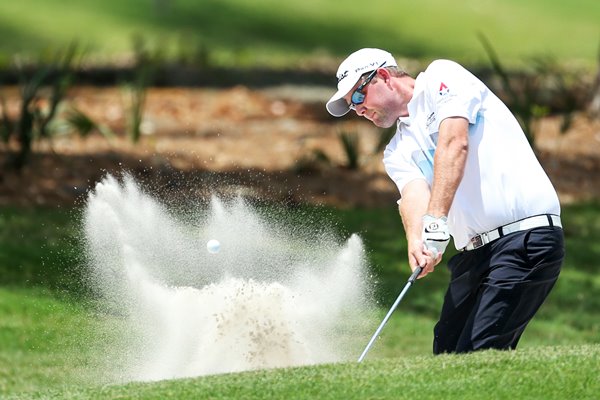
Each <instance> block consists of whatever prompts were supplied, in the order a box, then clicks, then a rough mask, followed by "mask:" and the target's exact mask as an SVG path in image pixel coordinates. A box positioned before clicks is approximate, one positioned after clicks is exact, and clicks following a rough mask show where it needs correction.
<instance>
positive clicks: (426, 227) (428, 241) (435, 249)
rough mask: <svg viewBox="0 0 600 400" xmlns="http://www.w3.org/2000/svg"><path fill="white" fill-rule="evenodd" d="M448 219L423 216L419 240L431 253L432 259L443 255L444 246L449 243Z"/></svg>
mask: <svg viewBox="0 0 600 400" xmlns="http://www.w3.org/2000/svg"><path fill="white" fill-rule="evenodd" d="M447 221H448V218H447V217H440V218H436V217H434V216H431V215H428V214H426V215H424V216H423V233H422V235H421V239H422V240H423V244H424V245H425V248H426V249H427V250H429V251H431V252H432V253H433V256H434V257H437V256H438V255H439V254H444V251H446V246H448V243H449V242H450V231H449V230H448V222H447Z"/></svg>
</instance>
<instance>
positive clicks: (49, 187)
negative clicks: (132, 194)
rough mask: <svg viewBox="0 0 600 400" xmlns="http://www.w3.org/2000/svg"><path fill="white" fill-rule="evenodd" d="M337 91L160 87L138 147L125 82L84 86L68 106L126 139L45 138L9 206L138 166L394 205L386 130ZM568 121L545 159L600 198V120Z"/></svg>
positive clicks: (563, 185)
mask: <svg viewBox="0 0 600 400" xmlns="http://www.w3.org/2000/svg"><path fill="white" fill-rule="evenodd" d="M4 93H5V96H6V97H7V100H8V101H7V108H8V111H9V113H12V114H15V113H16V112H17V110H18V107H19V104H18V95H17V91H16V89H15V88H7V89H5V90H4ZM329 94H330V93H329V90H327V89H319V88H306V87H278V88H272V89H265V90H259V91H253V90H249V89H248V88H246V87H242V86H239V87H234V88H230V89H221V90H216V89H183V88H177V89H152V90H150V91H149V92H148V94H147V107H146V113H145V118H144V123H143V132H144V135H143V136H142V138H141V140H140V142H139V143H138V144H135V145H134V144H132V143H131V142H130V141H129V140H128V139H127V138H126V135H125V130H126V128H125V127H126V117H127V112H126V111H125V110H126V101H125V99H126V98H125V93H124V92H123V91H122V90H121V89H119V88H92V87H80V88H77V89H74V90H72V91H71V93H70V96H69V100H68V105H71V106H76V107H77V108H79V109H80V110H82V111H83V112H85V113H86V114H88V115H90V116H91V117H92V118H93V119H94V120H95V121H99V122H101V123H102V124H105V125H106V126H107V127H109V128H110V129H111V130H112V131H114V132H115V133H116V136H115V137H114V138H113V139H110V140H108V139H106V138H104V137H102V136H100V135H99V134H97V133H96V134H92V135H90V136H89V137H87V138H80V137H77V136H74V135H66V136H59V137H55V138H54V139H53V140H52V142H41V143H36V145H35V151H34V154H33V156H32V159H31V162H30V163H29V164H28V165H27V166H26V167H25V169H24V170H23V171H21V172H20V173H18V174H17V173H15V172H13V171H9V170H6V169H3V170H2V171H1V172H0V204H1V205H11V204H12V205H49V206H56V205H65V206H69V205H73V204H76V203H78V202H79V201H81V200H82V199H83V198H84V196H85V193H86V192H87V191H88V190H89V189H90V188H92V187H93V186H94V184H95V183H96V182H97V181H98V180H99V179H101V177H102V176H104V175H105V174H106V173H118V172H119V171H123V170H127V171H130V172H131V173H132V174H133V175H135V176H138V177H139V178H140V179H143V180H144V181H146V182H152V185H153V186H155V187H159V188H161V189H164V190H165V191H167V192H169V193H171V194H172V195H177V194H178V193H179V195H180V196H185V197H186V199H187V200H190V201H194V198H195V196H198V197H205V196H206V195H208V194H210V193H213V192H232V191H233V192H242V193H244V194H247V195H250V196H256V197H264V198H269V199H271V200H275V201H283V202H286V203H291V204H294V203H300V202H310V203H327V204H333V205H337V206H365V207H372V206H378V207H379V206H383V207H388V206H392V207H394V206H395V199H396V198H397V192H396V187H395V186H394V184H393V183H392V182H391V181H390V180H389V178H388V177H387V175H386V174H385V171H384V169H383V165H382V163H381V154H380V152H376V151H375V149H376V147H377V144H378V142H379V137H380V135H381V130H379V129H377V128H375V127H374V126H372V124H371V123H369V122H368V121H362V120H360V119H358V118H357V117H350V118H345V119H334V118H331V117H329V115H328V114H327V113H326V111H325V110H324V106H323V105H324V102H325V101H326V99H327V96H328V95H329ZM560 124H561V120H560V118H558V117H552V118H547V119H545V120H543V121H541V122H540V123H539V125H538V128H537V132H539V133H538V136H537V141H538V144H539V145H538V148H539V157H540V160H541V162H542V164H543V166H544V168H545V169H546V171H547V172H548V174H549V175H550V178H551V179H552V181H553V182H554V184H555V185H556V187H557V190H558V191H559V195H560V197H561V200H562V201H563V202H572V201H579V200H586V199H598V198H600V185H599V184H598V178H597V176H598V172H599V171H600V122H599V121H590V120H588V119H586V118H585V117H584V116H583V115H578V116H576V117H575V119H574V122H573V124H572V126H571V128H570V129H569V130H568V131H567V132H565V133H564V134H561V133H560V131H559V128H560ZM341 132H347V133H353V134H357V135H358V137H359V143H360V149H361V164H360V168H359V169H357V170H350V169H347V168H345V167H344V165H345V164H346V163H347V161H346V159H345V153H344V150H343V148H342V145H341V141H340V139H339V135H340V133H341ZM318 154H325V155H326V158H327V159H328V161H323V157H321V158H319V157H318ZM6 155H7V149H6V146H4V147H0V162H4V159H5V158H6ZM319 160H320V161H319Z"/></svg>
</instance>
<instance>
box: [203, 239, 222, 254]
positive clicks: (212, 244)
mask: <svg viewBox="0 0 600 400" xmlns="http://www.w3.org/2000/svg"><path fill="white" fill-rule="evenodd" d="M206 250H208V252H209V253H211V254H216V253H218V252H219V250H221V243H219V241H218V240H216V239H210V240H209V241H208V242H206Z"/></svg>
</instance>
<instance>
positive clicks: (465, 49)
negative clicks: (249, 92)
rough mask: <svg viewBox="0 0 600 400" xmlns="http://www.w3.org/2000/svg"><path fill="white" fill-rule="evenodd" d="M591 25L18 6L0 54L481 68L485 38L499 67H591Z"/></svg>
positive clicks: (457, 15) (549, 17) (511, 15)
mask: <svg viewBox="0 0 600 400" xmlns="http://www.w3.org/2000/svg"><path fill="white" fill-rule="evenodd" d="M159 3H164V4H167V7H166V8H164V9H160V8H159V7H158V6H157V4H159ZM598 20H600V3H599V2H597V1H594V0H573V1H569V2H566V1H561V0H548V1H543V0H532V1H527V2H523V1H519V0H507V1H499V0H496V1H488V2H481V1H477V0H468V1H462V2H451V3H449V2H446V1H442V0H427V1H419V2H396V1H392V0H375V1H371V2H369V3H368V4H365V3H364V2H361V1H358V0H351V1H346V2H344V4H343V6H342V5H340V3H338V2H333V1H326V2H324V1H321V0H304V1H291V2H280V1H278V0H253V1H250V0H203V1H196V0H171V1H168V0H165V1H162V2H161V1H150V0H127V1H122V0H105V1H94V0H22V1H16V2H11V1H4V2H1V3H0V34H2V37H10V38H11V40H4V41H2V43H0V52H2V53H4V54H5V57H6V55H7V54H12V53H16V52H18V53H27V52H29V53H33V54H38V53H40V52H44V51H47V50H48V49H50V48H55V47H56V46H59V45H64V44H66V43H68V42H69V41H71V40H73V39H78V40H80V41H82V44H85V45H88V46H90V48H91V49H92V50H93V52H94V54H95V55H97V56H100V57H105V56H115V55H117V54H122V53H124V52H128V51H130V50H131V48H132V45H131V39H132V36H134V35H140V36H142V37H144V38H146V39H148V40H150V41H152V42H154V43H160V47H161V48H162V49H163V50H164V49H170V50H169V51H170V52H171V53H172V54H175V53H182V50H181V48H183V49H184V50H183V52H188V53H189V52H191V51H194V48H195V46H197V44H198V43H203V44H204V45H206V46H207V48H208V49H209V51H210V52H211V54H212V58H213V62H215V63H217V64H219V65H233V64H235V65H259V64H260V65H271V66H273V65H274V66H295V65H296V63H298V62H302V63H306V62H307V61H309V62H316V60H319V59H320V58H322V57H323V56H331V55H333V56H336V57H340V56H343V55H346V54H347V53H348V52H349V51H351V50H354V49H356V48H359V47H364V46H377V47H384V48H388V49H390V50H392V51H393V52H394V53H395V54H396V55H398V57H408V58H417V59H422V60H425V59H432V58H439V57H447V58H455V59H457V60H458V61H462V62H482V61H486V56H485V53H484V51H483V49H482V46H481V44H480V43H479V41H478V40H477V37H476V33H477V32H482V33H484V34H485V35H486V36H487V37H488V38H489V39H490V40H491V42H492V43H493V44H494V45H495V47H496V48H497V50H498V52H499V54H500V55H501V57H502V58H503V60H504V61H506V62H524V61H526V59H527V58H529V57H532V56H536V55H540V54H543V55H551V56H554V57H556V58H558V59H560V60H564V61H581V62H583V63H586V64H587V65H592V64H593V63H594V62H595V59H596V56H597V50H598V44H599V41H600V27H599V25H598ZM178 48H179V49H180V50H178Z"/></svg>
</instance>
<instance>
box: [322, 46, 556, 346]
mask: <svg viewBox="0 0 600 400" xmlns="http://www.w3.org/2000/svg"><path fill="white" fill-rule="evenodd" d="M337 79H338V91H337V92H336V93H335V94H334V95H333V97H331V99H330V100H329V101H328V102H327V110H328V111H329V113H330V114H332V115H334V116H336V117H341V116H343V115H345V114H346V113H348V112H349V111H350V110H354V111H355V112H356V113H357V114H358V115H359V116H362V117H365V118H366V119H368V120H369V121H371V122H373V123H374V124H375V125H376V126H378V127H382V128H388V127H391V126H393V125H394V124H396V126H397V130H396V134H395V136H394V137H393V138H392V139H391V141H390V143H389V144H388V145H387V147H386V149H385V151H384V157H383V162H384V165H385V169H386V171H387V173H388V175H389V176H390V178H391V179H392V180H393V181H394V182H395V184H396V185H397V187H398V190H399V192H400V200H398V205H399V211H400V215H401V218H402V222H403V224H404V228H405V231H406V237H407V240H408V259H409V263H410V266H411V268H412V269H413V270H414V269H415V268H416V267H417V266H419V265H421V266H424V269H423V272H422V273H421V275H420V278H422V277H424V276H425V275H427V274H429V273H431V272H432V271H433V269H434V267H435V266H436V265H437V264H439V262H440V261H441V259H442V256H443V254H444V251H445V250H446V246H447V245H448V243H449V241H450V236H452V238H453V240H454V245H455V247H456V249H457V250H458V252H457V254H456V255H454V256H453V257H452V258H451V259H450V260H449V261H448V268H449V269H450V272H451V281H450V284H449V286H448V290H447V292H446V296H445V299H444V304H443V307H442V310H441V314H440V319H439V321H438V323H437V324H436V326H435V328H434V342H433V352H434V353H435V354H440V353H462V352H469V351H475V350H480V349H490V348H492V349H514V348H515V347H516V346H517V343H518V341H519V338H520V337H521V334H522V333H523V331H524V330H525V327H526V326H527V323H528V322H529V321H530V320H531V318H532V317H533V316H534V314H535V313H536V312H537V310H538V309H539V307H540V306H541V304H542V303H543V302H544V300H545V299H546V296H547V295H548V293H549V292H550V290H551V289H552V287H553V285H554V283H555V282H556V280H557V278H558V275H559V273H560V268H561V265H562V261H563V259H564V243H563V232H562V228H561V226H562V225H561V220H560V204H559V201H558V197H557V194H556V191H555V190H554V188H553V186H552V184H551V182H550V180H549V179H548V176H547V175H546V173H545V172H544V170H543V169H542V167H541V166H540V164H539V162H538V160H537V159H536V157H535V155H534V153H533V151H532V149H531V147H530V145H529V143H528V142H527V139H526V138H525V135H524V133H523V131H522V129H521V127H520V126H519V123H518V122H517V120H516V119H515V117H514V116H513V115H512V113H511V112H510V111H509V110H508V108H507V107H506V106H505V105H504V104H503V103H502V101H500V99H498V97H496V95H494V93H492V92H491V91H490V90H489V89H488V88H487V87H486V86H485V85H484V84H483V83H482V82H481V81H480V80H479V79H477V78H476V77H475V76H474V75H473V74H471V73H470V72H469V71H467V70H466V69H465V68H463V67H462V66H460V65H459V64H457V63H455V62H452V61H448V60H436V61H434V62H432V63H431V64H430V65H429V66H428V67H427V69H426V70H425V72H422V73H420V74H419V75H418V76H417V78H416V79H414V78H412V77H411V76H409V75H408V74H407V73H406V72H405V71H403V70H402V69H401V68H399V67H398V64H397V63H396V61H395V59H394V57H393V56H392V55H391V54H390V53H389V52H387V51H384V50H380V49H361V50H358V51H356V52H354V53H352V54H351V55H350V56H349V57H348V58H346V59H345V60H344V61H343V62H342V63H341V65H340V67H339V69H338V71H337Z"/></svg>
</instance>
